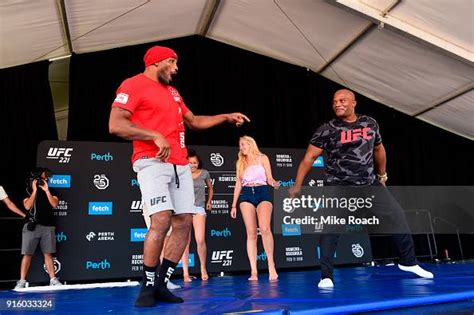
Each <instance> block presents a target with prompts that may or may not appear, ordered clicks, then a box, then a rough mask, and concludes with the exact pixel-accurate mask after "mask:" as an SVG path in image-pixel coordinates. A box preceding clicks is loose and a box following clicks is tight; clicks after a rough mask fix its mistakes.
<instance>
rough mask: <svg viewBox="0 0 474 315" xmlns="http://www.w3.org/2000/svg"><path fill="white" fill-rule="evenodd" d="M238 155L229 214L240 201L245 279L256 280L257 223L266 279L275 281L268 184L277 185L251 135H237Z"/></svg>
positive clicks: (266, 159)
mask: <svg viewBox="0 0 474 315" xmlns="http://www.w3.org/2000/svg"><path fill="white" fill-rule="evenodd" d="M238 156H239V158H238V161H237V180H236V182H235V188H234V198H233V201H232V210H231V213H230V214H231V217H232V218H234V219H235V218H236V217H237V201H238V200H240V211H241V213H242V217H243V219H244V223H245V229H246V231H247V255H248V258H249V261H250V269H251V274H250V278H249V280H250V281H255V280H258V271H257V222H258V228H259V229H260V234H261V236H262V242H263V248H264V250H265V253H266V255H267V261H268V272H269V277H268V278H269V280H277V279H278V274H277V272H276V269H275V261H274V258H273V248H274V245H273V235H272V231H271V228H270V224H271V220H272V210H273V205H272V198H271V195H270V189H269V186H271V187H274V188H278V187H279V185H280V184H279V182H278V181H276V180H275V179H273V177H272V170H271V165H270V160H269V159H268V157H267V156H266V155H265V154H263V153H262V152H260V150H259V149H258V146H257V143H256V142H255V140H254V139H253V138H251V137H249V136H243V137H241V138H240V140H239V154H238ZM239 197H240V198H239Z"/></svg>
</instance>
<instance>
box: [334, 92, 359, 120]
mask: <svg viewBox="0 0 474 315" xmlns="http://www.w3.org/2000/svg"><path fill="white" fill-rule="evenodd" d="M356 104H357V102H356V100H355V94H354V93H353V92H352V91H350V90H347V89H341V90H338V91H336V93H334V98H333V101H332V109H333V110H334V113H335V114H336V116H337V117H338V118H340V119H342V120H345V121H348V122H351V121H355V120H356V119H357V116H356V114H355V106H356Z"/></svg>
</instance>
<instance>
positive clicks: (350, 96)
mask: <svg viewBox="0 0 474 315" xmlns="http://www.w3.org/2000/svg"><path fill="white" fill-rule="evenodd" d="M341 94H343V95H346V96H347V97H349V98H350V99H351V100H353V101H355V99H356V97H355V94H354V92H352V91H351V90H348V89H340V90H337V91H336V93H334V97H335V96H336V95H341Z"/></svg>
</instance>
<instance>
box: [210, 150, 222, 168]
mask: <svg viewBox="0 0 474 315" xmlns="http://www.w3.org/2000/svg"><path fill="white" fill-rule="evenodd" d="M209 160H210V161H211V163H212V165H214V166H216V167H221V166H222V165H223V164H224V157H223V156H222V155H221V154H220V153H211V156H210V157H209Z"/></svg>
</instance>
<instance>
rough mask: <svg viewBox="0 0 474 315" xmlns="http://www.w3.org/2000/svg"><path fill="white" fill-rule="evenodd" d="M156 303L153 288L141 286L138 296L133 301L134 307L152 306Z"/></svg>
mask: <svg viewBox="0 0 474 315" xmlns="http://www.w3.org/2000/svg"><path fill="white" fill-rule="evenodd" d="M155 305H156V298H155V288H154V287H141V289H140V293H138V298H137V300H136V301H135V307H153V306H155Z"/></svg>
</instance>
